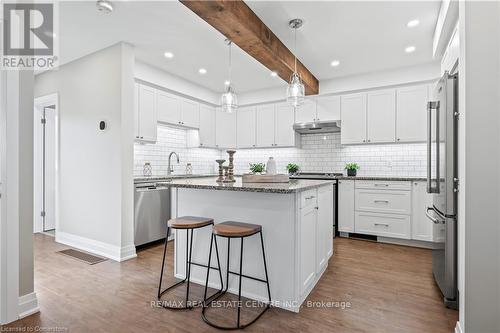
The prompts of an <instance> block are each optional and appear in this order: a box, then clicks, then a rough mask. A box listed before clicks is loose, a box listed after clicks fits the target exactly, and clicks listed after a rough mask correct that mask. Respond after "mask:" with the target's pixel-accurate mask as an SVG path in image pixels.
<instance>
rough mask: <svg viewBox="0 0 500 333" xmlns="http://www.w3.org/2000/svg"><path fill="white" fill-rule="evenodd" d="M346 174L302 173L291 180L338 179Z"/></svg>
mask: <svg viewBox="0 0 500 333" xmlns="http://www.w3.org/2000/svg"><path fill="white" fill-rule="evenodd" d="M343 175H344V174H343V173H341V172H300V173H298V174H295V175H293V176H290V178H295V179H336V178H337V177H341V176H343Z"/></svg>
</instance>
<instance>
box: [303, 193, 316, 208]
mask: <svg viewBox="0 0 500 333" xmlns="http://www.w3.org/2000/svg"><path fill="white" fill-rule="evenodd" d="M317 203H318V198H317V191H316V189H312V190H307V191H304V192H302V193H301V195H300V208H306V207H311V206H317Z"/></svg>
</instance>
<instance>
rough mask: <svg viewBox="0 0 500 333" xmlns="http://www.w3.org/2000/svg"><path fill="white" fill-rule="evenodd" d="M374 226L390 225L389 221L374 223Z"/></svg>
mask: <svg viewBox="0 0 500 333" xmlns="http://www.w3.org/2000/svg"><path fill="white" fill-rule="evenodd" d="M373 225H374V226H383V227H389V225H388V224H387V223H373Z"/></svg>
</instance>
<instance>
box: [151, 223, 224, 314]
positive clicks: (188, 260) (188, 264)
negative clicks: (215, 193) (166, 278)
mask: <svg viewBox="0 0 500 333" xmlns="http://www.w3.org/2000/svg"><path fill="white" fill-rule="evenodd" d="M213 224H214V220H213V219H211V218H207V217H198V216H182V217H178V218H175V219H171V220H169V221H168V223H167V237H166V238H165V248H164V249H163V261H162V264H161V273H160V283H159V286H158V300H161V296H162V295H163V294H165V293H166V292H167V291H169V290H171V289H173V288H175V287H177V286H179V285H181V284H183V283H185V282H187V287H186V303H185V305H184V306H170V305H165V304H163V302H162V306H163V307H164V308H166V309H171V310H185V309H192V308H193V305H192V304H190V303H189V285H190V277H191V265H196V266H200V267H205V268H207V271H210V269H215V270H218V271H219V277H220V283H221V287H220V290H219V291H217V292H216V293H214V295H212V296H210V298H212V297H214V296H216V295H218V294H221V293H222V289H223V288H224V286H223V284H222V272H221V269H220V261H219V251H218V250H217V240H216V241H215V250H216V255H217V265H218V266H217V268H215V267H211V266H210V257H209V260H208V265H204V264H200V263H195V262H192V261H191V255H192V253H193V231H194V230H195V229H199V228H203V227H206V226H211V225H213ZM171 229H179V230H182V229H183V230H186V276H185V278H184V279H183V280H181V281H179V282H177V283H175V284H173V285H171V286H170V287H168V288H166V289H165V290H163V291H162V290H161V282H162V280H163V270H164V268H165V257H166V254H167V243H168V237H169V236H170V230H171ZM189 231H191V232H189ZM189 233H191V236H190V237H189ZM212 241H213V237H212ZM212 241H211V242H210V255H211V252H212ZM188 244H189V246H188ZM206 292H207V291H206V288H205V294H204V299H205V298H206Z"/></svg>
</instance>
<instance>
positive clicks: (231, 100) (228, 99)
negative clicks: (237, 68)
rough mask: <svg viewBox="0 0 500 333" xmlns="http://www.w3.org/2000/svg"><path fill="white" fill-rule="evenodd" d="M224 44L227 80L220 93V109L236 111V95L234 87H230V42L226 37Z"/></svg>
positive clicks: (229, 111)
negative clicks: (225, 46)
mask: <svg viewBox="0 0 500 333" xmlns="http://www.w3.org/2000/svg"><path fill="white" fill-rule="evenodd" d="M226 44H227V45H228V48H229V82H226V83H227V84H226V92H225V93H223V94H222V96H221V99H220V100H221V107H222V110H223V111H225V112H227V113H231V112H233V111H236V109H237V108H238V97H237V96H236V93H235V92H234V89H233V87H232V84H233V82H232V81H231V65H232V59H231V44H232V42H231V41H230V40H229V39H226Z"/></svg>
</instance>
